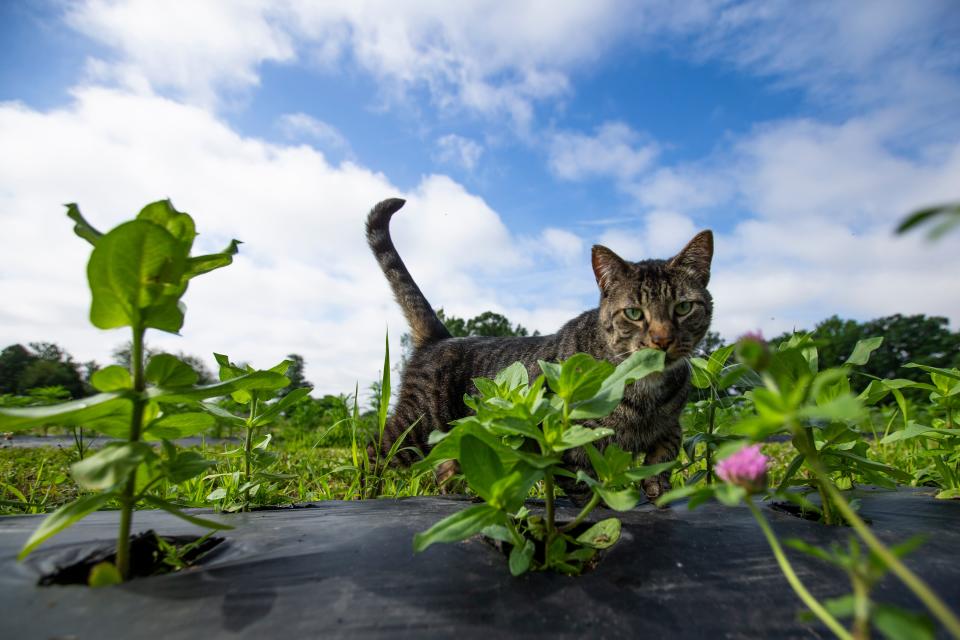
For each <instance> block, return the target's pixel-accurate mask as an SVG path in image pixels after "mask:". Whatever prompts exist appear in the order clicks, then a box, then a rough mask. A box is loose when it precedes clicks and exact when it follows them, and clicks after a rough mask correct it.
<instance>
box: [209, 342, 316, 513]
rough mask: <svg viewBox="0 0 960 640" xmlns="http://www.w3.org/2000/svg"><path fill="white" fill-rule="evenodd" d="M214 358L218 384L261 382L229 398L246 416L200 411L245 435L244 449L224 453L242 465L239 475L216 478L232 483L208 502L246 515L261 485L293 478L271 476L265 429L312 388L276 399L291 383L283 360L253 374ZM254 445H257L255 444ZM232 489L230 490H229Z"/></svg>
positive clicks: (211, 407) (221, 357) (212, 406)
mask: <svg viewBox="0 0 960 640" xmlns="http://www.w3.org/2000/svg"><path fill="white" fill-rule="evenodd" d="M214 357H215V358H216V360H217V363H218V364H219V365H220V380H221V381H222V382H223V383H225V384H226V383H229V382H230V381H231V380H237V379H241V378H243V377H245V376H251V375H261V376H263V375H264V374H265V375H266V376H267V377H263V378H262V379H261V381H260V382H258V383H256V384H252V385H248V386H246V387H245V388H244V389H239V390H237V391H234V392H233V393H232V394H231V398H232V400H233V401H234V402H236V403H238V404H240V405H243V406H245V407H246V408H247V412H246V415H245V416H243V417H240V416H236V415H234V414H233V413H231V412H229V411H227V410H226V409H224V408H222V407H220V406H218V405H216V404H209V403H205V404H204V405H203V409H204V410H205V411H207V412H208V413H209V414H211V415H212V416H214V417H216V418H217V419H219V420H223V421H225V422H226V423H227V424H229V425H230V426H231V427H239V428H241V429H242V430H243V433H244V444H243V447H241V448H238V449H233V450H230V451H227V452H225V453H224V454H223V455H224V456H226V457H228V458H235V459H236V458H239V459H240V460H242V463H243V470H242V479H241V472H240V471H239V470H235V471H233V472H231V473H228V474H219V475H220V476H221V477H222V476H228V477H230V478H232V479H233V483H232V484H230V485H229V486H221V487H219V488H217V489H215V490H214V491H213V492H211V493H210V495H208V496H207V500H220V501H223V502H224V503H225V504H226V506H225V507H224V510H225V511H239V510H242V511H248V510H249V509H250V506H251V504H252V501H253V500H254V499H255V498H256V497H257V495H258V494H260V493H261V489H262V488H263V486H264V483H267V482H272V481H276V480H289V479H291V478H294V477H295V476H293V475H291V474H283V473H272V472H270V471H269V470H268V469H269V468H270V467H271V466H272V465H273V464H274V463H275V462H276V461H277V456H276V454H275V453H273V452H272V451H269V450H268V447H269V445H270V440H271V439H272V437H273V436H272V435H271V434H269V433H264V432H263V431H264V429H265V428H266V427H268V426H270V425H271V424H272V423H273V422H275V421H276V420H277V419H279V418H281V417H283V414H284V412H285V411H288V410H290V409H291V408H292V407H293V406H294V405H296V404H297V403H298V402H300V401H301V400H303V398H305V397H306V396H308V395H310V391H311V390H312V387H300V388H297V389H294V390H293V391H290V392H289V393H287V394H286V395H283V396H280V397H277V392H278V390H280V389H283V388H284V387H287V386H289V385H290V380H289V379H288V378H287V377H286V376H285V375H284V374H285V373H286V372H287V369H288V368H289V367H290V364H291V361H290V360H284V361H283V362H281V363H280V364H278V365H275V366H273V367H271V368H270V369H268V370H266V371H256V370H255V369H253V367H251V366H250V365H244V366H238V365H236V364H233V363H232V362H230V359H229V358H228V357H227V356H225V355H223V354H219V353H215V354H214ZM261 435H262V436H263V438H262V439H261ZM255 442H256V443H255ZM231 488H232V489H233V490H231Z"/></svg>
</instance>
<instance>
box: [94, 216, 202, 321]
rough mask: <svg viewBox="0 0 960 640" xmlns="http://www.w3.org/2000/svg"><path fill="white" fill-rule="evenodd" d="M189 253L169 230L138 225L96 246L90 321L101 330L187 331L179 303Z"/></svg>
mask: <svg viewBox="0 0 960 640" xmlns="http://www.w3.org/2000/svg"><path fill="white" fill-rule="evenodd" d="M186 259H187V249H185V248H184V247H183V246H182V245H180V244H178V242H177V240H176V239H175V238H174V237H173V236H172V235H170V233H168V232H167V231H166V230H165V229H163V228H162V227H160V226H157V225H156V224H153V223H151V222H145V221H142V220H134V221H131V222H126V223H124V224H121V225H120V226H118V227H117V228H115V229H113V230H112V231H110V232H109V233H107V234H106V235H104V236H103V237H102V238H100V240H99V241H98V242H97V245H96V246H95V247H94V249H93V253H91V255H90V262H89V263H88V264H87V280H88V281H89V283H90V291H91V293H92V294H93V303H92V305H91V307H90V321H91V322H92V323H93V325H94V326H95V327H97V328H99V329H114V328H117V327H141V328H150V327H152V328H155V329H160V330H162V331H168V332H170V333H177V332H178V331H180V328H181V327H182V326H183V310H182V309H181V308H180V306H179V304H178V301H179V299H180V296H182V295H183V293H184V291H185V290H186V281H185V280H184V279H183V275H184V269H185V268H186Z"/></svg>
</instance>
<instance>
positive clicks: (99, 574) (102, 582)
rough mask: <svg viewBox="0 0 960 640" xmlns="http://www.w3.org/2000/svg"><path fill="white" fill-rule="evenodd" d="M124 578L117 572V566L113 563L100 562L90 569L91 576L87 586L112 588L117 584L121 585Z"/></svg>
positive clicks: (88, 578) (88, 577)
mask: <svg viewBox="0 0 960 640" xmlns="http://www.w3.org/2000/svg"><path fill="white" fill-rule="evenodd" d="M122 582H123V576H121V575H120V572H119V571H118V570H117V565H115V564H113V563H112V562H98V563H97V564H95V565H93V568H92V569H90V575H88V576H87V586H90V587H94V588H98V587H110V586H113V585H115V584H121V583H122Z"/></svg>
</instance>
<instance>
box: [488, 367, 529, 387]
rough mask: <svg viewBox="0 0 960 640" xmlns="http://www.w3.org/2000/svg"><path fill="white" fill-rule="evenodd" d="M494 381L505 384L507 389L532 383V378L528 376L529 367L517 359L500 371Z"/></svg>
mask: <svg viewBox="0 0 960 640" xmlns="http://www.w3.org/2000/svg"><path fill="white" fill-rule="evenodd" d="M494 382H495V383H496V384H497V385H501V386H505V387H506V388H507V389H516V388H517V387H519V386H527V385H528V384H530V379H529V377H528V376H527V368H526V367H525V366H524V364H523V363H522V362H519V361H517V362H514V363H513V364H511V365H510V366H509V367H507V368H506V369H504V370H503V371H501V372H500V373H498V374H497V377H496V378H495V379H494Z"/></svg>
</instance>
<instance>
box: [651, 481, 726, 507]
mask: <svg viewBox="0 0 960 640" xmlns="http://www.w3.org/2000/svg"><path fill="white" fill-rule="evenodd" d="M714 486H715V485H710V486H706V487H704V486H702V485H697V484H685V485H683V486H682V487H677V488H675V489H671V490H670V491H667V492H666V493H665V494H663V495H662V496H660V497H659V498H657V502H656V504H657V506H658V507H665V506H667V505H668V504H670V503H671V502H676V501H677V500H682V499H683V498H690V504H689V505H688V506H689V508H691V509H692V508H693V507H694V499H697V500H698V502H697V504H699V503H700V502H703V501H704V500H706V499H709V498H710V497H712V496H713V487H714Z"/></svg>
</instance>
